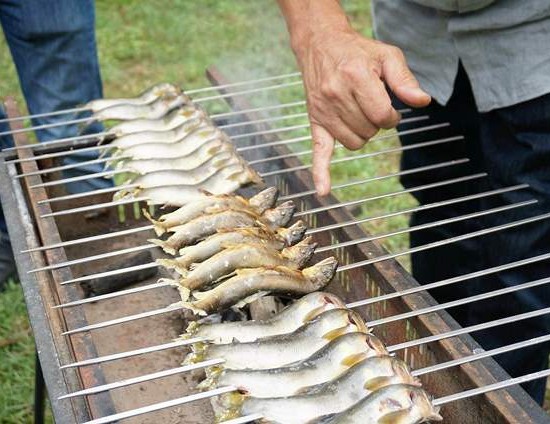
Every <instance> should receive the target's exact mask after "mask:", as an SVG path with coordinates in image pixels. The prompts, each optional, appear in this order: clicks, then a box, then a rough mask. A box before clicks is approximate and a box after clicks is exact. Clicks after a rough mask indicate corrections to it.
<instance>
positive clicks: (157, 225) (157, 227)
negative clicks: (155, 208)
mask: <svg viewBox="0 0 550 424" xmlns="http://www.w3.org/2000/svg"><path fill="white" fill-rule="evenodd" d="M141 212H142V213H143V216H144V217H145V218H146V219H147V220H148V221H149V222H150V223H151V224H153V230H154V231H155V234H156V235H157V236H159V237H160V236H162V235H163V234H164V233H165V232H166V228H165V227H164V226H163V225H162V222H160V221H156V220H155V219H154V218H153V217H152V216H151V214H150V213H149V211H148V210H147V209H146V208H143V209H142V210H141Z"/></svg>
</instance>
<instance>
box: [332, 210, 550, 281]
mask: <svg viewBox="0 0 550 424" xmlns="http://www.w3.org/2000/svg"><path fill="white" fill-rule="evenodd" d="M547 218H550V213H545V214H542V215H538V216H534V217H531V218H525V219H520V220H518V221H512V222H510V223H508V224H502V225H496V226H494V227H489V228H485V229H483V230H478V231H473V232H471V233H467V234H463V235H461V236H456V237H450V238H447V239H443V240H439V241H436V242H432V243H428V244H424V245H422V246H417V247H414V248H412V249H407V250H404V251H401V252H397V253H389V254H387V255H383V256H379V257H377V258H373V259H367V260H364V261H360V262H355V263H353V264H349V265H344V266H341V267H339V268H338V270H337V272H343V271H347V270H349V269H355V268H359V267H362V266H366V265H371V264H374V263H377V262H382V261H386V260H388V259H393V258H397V257H399V256H403V255H408V254H410V253H415V252H421V251H424V250H429V249H433V248H434V247H439V246H445V245H447V244H451V243H456V242H457V241H462V240H468V239H471V238H474V237H479V236H484V235H487V234H491V233H495V232H497V231H502V230H507V229H509V228H514V227H518V226H521V225H525V224H531V223H533V222H537V221H542V220H543V219H547Z"/></svg>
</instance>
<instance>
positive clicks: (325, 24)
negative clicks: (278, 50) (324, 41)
mask: <svg viewBox="0 0 550 424" xmlns="http://www.w3.org/2000/svg"><path fill="white" fill-rule="evenodd" d="M277 2H278V3H279V8H280V9H281V12H282V14H283V16H284V18H285V21H286V24H287V27H288V32H289V33H290V40H291V44H292V49H293V50H294V51H295V52H297V51H298V50H300V47H301V46H303V45H304V44H305V43H306V42H307V41H308V40H309V39H310V38H311V37H312V36H314V35H315V34H318V33H322V32H324V31H327V30H335V29H336V30H342V31H348V30H351V27H350V24H349V22H348V19H347V17H346V14H345V12H344V10H343V9H342V6H340V2H339V1H338V0H277Z"/></svg>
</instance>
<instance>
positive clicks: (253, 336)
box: [184, 292, 345, 344]
mask: <svg viewBox="0 0 550 424" xmlns="http://www.w3.org/2000/svg"><path fill="white" fill-rule="evenodd" d="M344 307H345V304H344V302H343V301H342V300H341V299H340V298H339V297H337V296H335V295H333V294H332V293H325V292H313V293H310V294H306V295H305V296H303V297H301V298H299V299H298V300H296V301H294V302H293V303H291V304H290V305H289V306H287V307H286V308H285V309H283V310H282V311H281V312H279V313H278V314H276V315H274V316H273V317H271V318H270V319H268V320H256V321H254V320H252V321H239V322H222V323H216V324H212V323H198V322H196V321H195V322H192V323H190V324H189V326H188V327H187V330H186V334H185V335H184V337H187V338H189V337H203V338H205V339H207V340H210V341H211V342H212V343H214V344H226V343H231V342H233V341H236V342H239V343H246V342H253V341H256V340H258V339H260V338H263V337H270V336H276V335H280V334H288V333H292V332H294V331H296V330H297V329H298V328H300V327H301V326H302V325H303V324H305V323H306V322H308V321H311V320H312V319H314V318H316V317H317V316H318V315H320V314H321V313H323V312H325V311H328V310H331V309H337V308H344Z"/></svg>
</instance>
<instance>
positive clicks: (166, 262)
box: [157, 259, 189, 277]
mask: <svg viewBox="0 0 550 424" xmlns="http://www.w3.org/2000/svg"><path fill="white" fill-rule="evenodd" d="M157 264H159V265H161V266H163V267H165V268H168V269H174V270H175V271H176V272H177V273H178V274H180V275H181V276H182V277H185V276H186V275H187V274H188V273H189V271H188V270H187V268H185V267H184V266H181V264H180V263H179V262H178V261H177V260H175V259H157Z"/></svg>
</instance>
